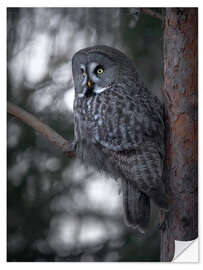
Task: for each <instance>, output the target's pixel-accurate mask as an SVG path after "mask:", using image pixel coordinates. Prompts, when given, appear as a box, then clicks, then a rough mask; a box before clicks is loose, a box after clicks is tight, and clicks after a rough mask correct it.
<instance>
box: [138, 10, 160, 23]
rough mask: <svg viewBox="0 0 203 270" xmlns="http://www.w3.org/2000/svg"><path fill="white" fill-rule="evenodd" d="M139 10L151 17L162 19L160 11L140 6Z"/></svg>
mask: <svg viewBox="0 0 203 270" xmlns="http://www.w3.org/2000/svg"><path fill="white" fill-rule="evenodd" d="M141 10H142V13H144V14H146V15H149V16H152V17H154V18H156V19H159V20H161V21H162V15H161V14H160V13H158V12H156V11H153V10H151V9H149V8H142V9H141Z"/></svg>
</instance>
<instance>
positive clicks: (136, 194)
mask: <svg viewBox="0 0 203 270" xmlns="http://www.w3.org/2000/svg"><path fill="white" fill-rule="evenodd" d="M122 189H123V205H124V213H125V219H126V223H127V225H128V226H130V227H134V228H137V229H138V230H139V231H140V232H141V233H145V232H146V230H147V227H148V225H149V220H150V199H149V197H148V196H147V195H145V194H144V193H143V192H141V191H140V190H138V188H137V187H136V185H135V184H134V183H132V182H128V181H125V180H123V181H122Z"/></svg>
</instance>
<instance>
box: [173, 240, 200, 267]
mask: <svg viewBox="0 0 203 270" xmlns="http://www.w3.org/2000/svg"><path fill="white" fill-rule="evenodd" d="M198 255H199V244H198V238H197V239H195V240H192V241H175V255H174V258H173V262H186V263H187V262H191V263H198V262H199V256H198Z"/></svg>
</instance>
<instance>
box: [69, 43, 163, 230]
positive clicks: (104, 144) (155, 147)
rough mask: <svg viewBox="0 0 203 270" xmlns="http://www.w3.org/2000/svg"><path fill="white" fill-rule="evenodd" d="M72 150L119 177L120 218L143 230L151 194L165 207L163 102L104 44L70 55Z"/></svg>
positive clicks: (122, 57)
mask: <svg viewBox="0 0 203 270" xmlns="http://www.w3.org/2000/svg"><path fill="white" fill-rule="evenodd" d="M72 70H73V79H74V86H75V100H74V120H75V138H74V142H73V144H72V147H74V150H75V151H76V153H77V156H78V157H79V158H80V159H81V160H82V161H83V162H84V163H86V164H88V165H89V164H90V165H92V166H93V167H95V168H96V169H97V170H98V171H101V172H105V173H107V174H108V175H110V176H112V177H113V178H114V179H116V180H117V179H119V180H120V182H121V187H122V193H123V205H124V213H125V219H126V222H127V224H128V225H129V226H132V227H136V228H138V229H139V231H141V232H145V231H146V229H147V227H148V224H149V219H150V199H152V200H153V201H154V202H155V203H156V204H157V205H158V206H159V207H160V208H162V209H165V210H167V209H168V200H167V196H166V192H165V188H164V183H163V179H162V170H163V169H162V168H163V160H164V155H165V147H164V121H163V108H162V105H161V103H160V101H159V100H158V98H157V97H155V96H153V95H152V93H151V92H150V91H148V89H146V87H145V86H144V83H143V81H142V80H141V78H140V76H139V74H138V72H137V69H136V67H135V64H134V63H133V62H132V61H131V60H130V59H129V58H128V57H127V56H126V55H125V54H123V53H122V52H120V51H118V50H117V49H114V48H111V47H107V46H94V47H89V48H85V49H82V50H80V51H78V52H77V53H76V54H75V55H74V56H73V59H72Z"/></svg>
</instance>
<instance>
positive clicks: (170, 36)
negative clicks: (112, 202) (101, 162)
mask: <svg viewBox="0 0 203 270" xmlns="http://www.w3.org/2000/svg"><path fill="white" fill-rule="evenodd" d="M197 78H198V10H197V8H167V9H166V14H165V29H164V89H163V96H164V103H165V114H166V123H167V134H166V135H167V157H166V162H165V173H164V174H165V178H166V182H167V187H170V188H169V190H168V192H169V197H170V205H171V210H170V212H169V214H168V218H167V223H166V224H167V226H166V227H165V230H163V231H162V232H161V261H171V260H172V259H173V256H174V240H179V241H189V240H193V239H195V238H196V237H197V236H198V192H197V188H198V122H197V121H198V108H197V106H198V79H197ZM161 214H163V213H161Z"/></svg>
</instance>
